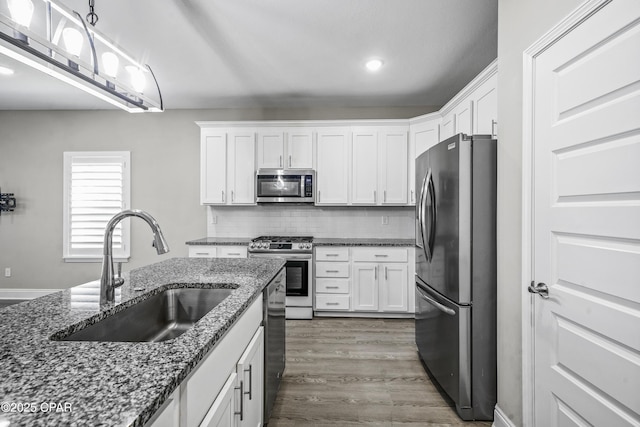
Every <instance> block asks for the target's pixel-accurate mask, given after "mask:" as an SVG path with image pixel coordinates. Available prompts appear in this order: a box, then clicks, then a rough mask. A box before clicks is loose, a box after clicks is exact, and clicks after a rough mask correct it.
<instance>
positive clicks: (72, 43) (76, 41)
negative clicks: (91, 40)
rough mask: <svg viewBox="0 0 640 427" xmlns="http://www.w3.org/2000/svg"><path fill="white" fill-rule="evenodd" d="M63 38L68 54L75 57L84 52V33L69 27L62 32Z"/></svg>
mask: <svg viewBox="0 0 640 427" xmlns="http://www.w3.org/2000/svg"><path fill="white" fill-rule="evenodd" d="M62 38H63V39H64V45H65V47H66V48H67V52H69V53H70V54H71V55H74V56H80V52H81V51H82V43H83V42H84V40H83V38H82V33H81V32H80V31H79V30H77V29H75V28H71V27H67V28H65V29H64V30H62Z"/></svg>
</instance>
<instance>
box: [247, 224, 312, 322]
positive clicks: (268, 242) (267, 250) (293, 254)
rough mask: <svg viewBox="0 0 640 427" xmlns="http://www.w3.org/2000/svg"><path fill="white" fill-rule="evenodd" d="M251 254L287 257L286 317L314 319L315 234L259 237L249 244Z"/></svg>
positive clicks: (253, 255)
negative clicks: (313, 259)
mask: <svg viewBox="0 0 640 427" xmlns="http://www.w3.org/2000/svg"><path fill="white" fill-rule="evenodd" d="M249 257H250V258H259V257H271V258H274V257H278V258H283V259H285V260H286V262H287V264H286V269H287V298H286V304H285V305H286V312H285V316H286V318H287V319H311V318H313V280H312V277H313V263H312V258H313V237H311V236H260V237H257V238H255V239H253V240H252V241H251V243H250V244H249Z"/></svg>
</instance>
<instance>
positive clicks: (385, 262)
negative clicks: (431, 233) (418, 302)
mask: <svg viewBox="0 0 640 427" xmlns="http://www.w3.org/2000/svg"><path fill="white" fill-rule="evenodd" d="M315 251H316V252H315V261H316V262H315V268H314V271H315V277H314V280H315V303H314V304H315V305H314V309H315V312H316V314H320V315H322V314H323V313H324V314H326V315H332V314H333V315H335V314H336V313H339V315H344V316H349V315H350V314H349V313H351V315H352V316H356V315H367V316H383V317H384V316H387V315H388V316H394V315H395V316H397V315H403V314H404V315H406V314H412V313H414V311H415V300H414V298H415V297H414V295H413V292H412V290H413V281H410V280H409V278H410V277H411V276H413V272H414V252H413V251H414V249H413V248H410V247H409V248H406V247H405V248H403V247H381V246H371V247H359V246H358V247H340V248H336V247H317V248H316V249H315Z"/></svg>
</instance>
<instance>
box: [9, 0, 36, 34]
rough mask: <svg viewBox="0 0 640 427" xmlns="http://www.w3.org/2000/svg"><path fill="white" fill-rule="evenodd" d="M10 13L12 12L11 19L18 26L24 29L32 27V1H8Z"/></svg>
mask: <svg viewBox="0 0 640 427" xmlns="http://www.w3.org/2000/svg"><path fill="white" fill-rule="evenodd" d="M7 3H8V4H9V12H11V19H13V21H14V22H15V23H16V24H19V25H22V26H23V27H27V28H28V27H29V25H31V18H33V3H32V2H31V0H8V1H7Z"/></svg>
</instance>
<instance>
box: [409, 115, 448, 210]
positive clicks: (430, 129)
mask: <svg viewBox="0 0 640 427" xmlns="http://www.w3.org/2000/svg"><path fill="white" fill-rule="evenodd" d="M440 122H441V117H440V115H439V114H438V113H431V114H428V115H425V116H421V117H419V118H417V119H414V120H412V122H411V124H410V134H409V195H408V201H409V204H410V205H415V204H416V197H417V195H416V181H415V170H416V162H415V159H416V158H417V157H418V156H420V154H422V153H424V152H425V151H427V150H428V149H429V148H431V147H433V146H434V145H436V144H437V143H438V141H440V136H439V135H440Z"/></svg>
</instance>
